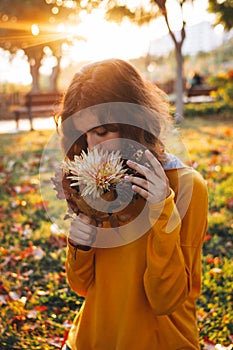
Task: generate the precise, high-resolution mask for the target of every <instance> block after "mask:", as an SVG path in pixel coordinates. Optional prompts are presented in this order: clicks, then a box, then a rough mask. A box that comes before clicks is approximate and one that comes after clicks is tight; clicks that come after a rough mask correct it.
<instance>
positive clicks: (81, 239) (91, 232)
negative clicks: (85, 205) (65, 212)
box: [68, 214, 97, 247]
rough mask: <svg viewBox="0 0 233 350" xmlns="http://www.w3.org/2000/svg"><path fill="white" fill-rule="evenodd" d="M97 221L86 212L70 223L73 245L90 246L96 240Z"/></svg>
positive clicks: (70, 239)
mask: <svg viewBox="0 0 233 350" xmlns="http://www.w3.org/2000/svg"><path fill="white" fill-rule="evenodd" d="M96 234H97V227H96V222H95V221H94V220H92V219H91V218H89V217H88V216H86V215H84V214H79V215H78V216H77V218H75V219H73V220H72V222H71V225H70V232H69V237H68V239H69V242H70V243H71V244H73V245H81V246H85V247H90V246H92V244H93V243H94V242H95V240H96Z"/></svg>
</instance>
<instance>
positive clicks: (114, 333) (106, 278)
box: [66, 167, 208, 350]
mask: <svg viewBox="0 0 233 350" xmlns="http://www.w3.org/2000/svg"><path fill="white" fill-rule="evenodd" d="M166 175H167V177H168V179H169V181H170V187H171V189H172V191H171V195H170V196H169V197H168V198H167V199H166V201H165V202H164V203H159V204H156V205H154V206H151V207H150V220H151V222H153V226H152V227H151V229H149V231H148V232H146V233H145V234H144V235H142V236H141V237H139V238H138V239H136V240H134V241H132V242H131V243H128V244H125V245H122V246H119V247H115V248H91V249H90V250H89V251H81V250H78V251H77V254H76V256H74V248H73V247H72V246H70V245H68V247H67V262H66V269H67V279H68V283H69V285H70V287H71V288H72V289H73V290H74V291H75V292H77V293H78V294H79V295H81V296H84V297H85V302H84V303H83V305H82V308H81V310H80V312H79V313H78V315H77V316H76V318H75V320H74V324H73V327H72V329H71V331H70V333H69V338H68V343H67V344H68V345H69V346H70V347H71V349H72V350H131V349H132V350H178V349H183V350H189V349H190V350H191V349H195V350H197V349H199V341H198V330H197V325H196V311H195V300H196V299H197V297H198V295H199V293H200V288H201V247H202V243H203V239H204V235H205V231H206V226H207V211H208V204H207V202H208V198H207V189H206V184H205V181H204V180H203V178H202V177H201V176H200V175H199V174H198V173H197V172H196V171H194V170H193V169H191V168H189V167H186V168H181V169H171V170H167V171H166ZM161 208H162V210H161ZM158 210H161V213H160V215H159V218H158V219H157V220H153V218H154V217H155V216H156V212H158ZM171 216H172V218H173V219H172V220H170V224H169V229H168V225H167V222H168V221H169V218H170V217H171Z"/></svg>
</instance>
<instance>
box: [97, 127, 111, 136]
mask: <svg viewBox="0 0 233 350" xmlns="http://www.w3.org/2000/svg"><path fill="white" fill-rule="evenodd" d="M94 132H95V134H96V135H98V136H105V135H107V133H108V130H107V129H105V128H103V127H101V128H96V129H95V130H94Z"/></svg>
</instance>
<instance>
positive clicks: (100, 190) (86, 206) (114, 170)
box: [52, 145, 150, 227]
mask: <svg viewBox="0 0 233 350" xmlns="http://www.w3.org/2000/svg"><path fill="white" fill-rule="evenodd" d="M124 153H127V154H124ZM128 159H131V160H133V161H136V162H138V163H141V164H144V165H145V166H147V167H150V165H149V164H148V163H147V162H146V159H145V157H144V153H143V151H142V150H141V149H135V147H134V146H132V145H128V148H127V152H120V151H111V152H110V151H108V150H103V149H99V148H94V149H93V150H87V153H85V152H84V151H83V152H82V153H81V155H80V156H74V160H70V159H65V160H63V161H62V162H61V164H60V166H59V167H58V169H57V170H56V173H55V177H54V178H52V182H53V184H54V186H55V190H56V191H57V198H58V199H66V201H67V204H68V212H67V214H66V215H65V218H70V217H73V215H78V214H79V213H83V214H85V215H87V216H89V217H90V218H92V219H94V220H95V221H96V222H103V221H108V222H109V223H110V226H111V227H118V226H122V225H124V224H126V223H128V222H130V221H132V220H133V219H134V218H135V217H137V216H138V215H139V213H140V212H141V211H142V209H143V208H144V205H145V199H144V198H142V197H141V196H140V195H139V194H137V193H135V192H133V190H132V184H131V183H130V182H127V181H125V180H124V177H125V175H132V176H135V175H136V176H140V177H142V175H140V174H137V173H136V171H134V170H133V169H131V168H129V167H128V166H127V164H126V162H127V160H128Z"/></svg>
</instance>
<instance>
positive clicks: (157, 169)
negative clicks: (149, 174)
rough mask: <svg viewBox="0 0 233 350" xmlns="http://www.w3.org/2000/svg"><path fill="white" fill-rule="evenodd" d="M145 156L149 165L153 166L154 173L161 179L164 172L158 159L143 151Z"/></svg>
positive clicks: (147, 151)
mask: <svg viewBox="0 0 233 350" xmlns="http://www.w3.org/2000/svg"><path fill="white" fill-rule="evenodd" d="M145 155H146V157H147V159H148V160H149V162H150V163H151V165H152V166H153V169H154V171H155V172H156V174H157V175H158V176H159V177H160V178H163V177H164V176H165V173H164V170H163V167H162V165H161V164H160V162H159V161H158V159H157V158H156V157H155V156H154V155H153V154H152V153H151V152H150V151H149V150H148V149H147V150H146V151H145Z"/></svg>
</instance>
